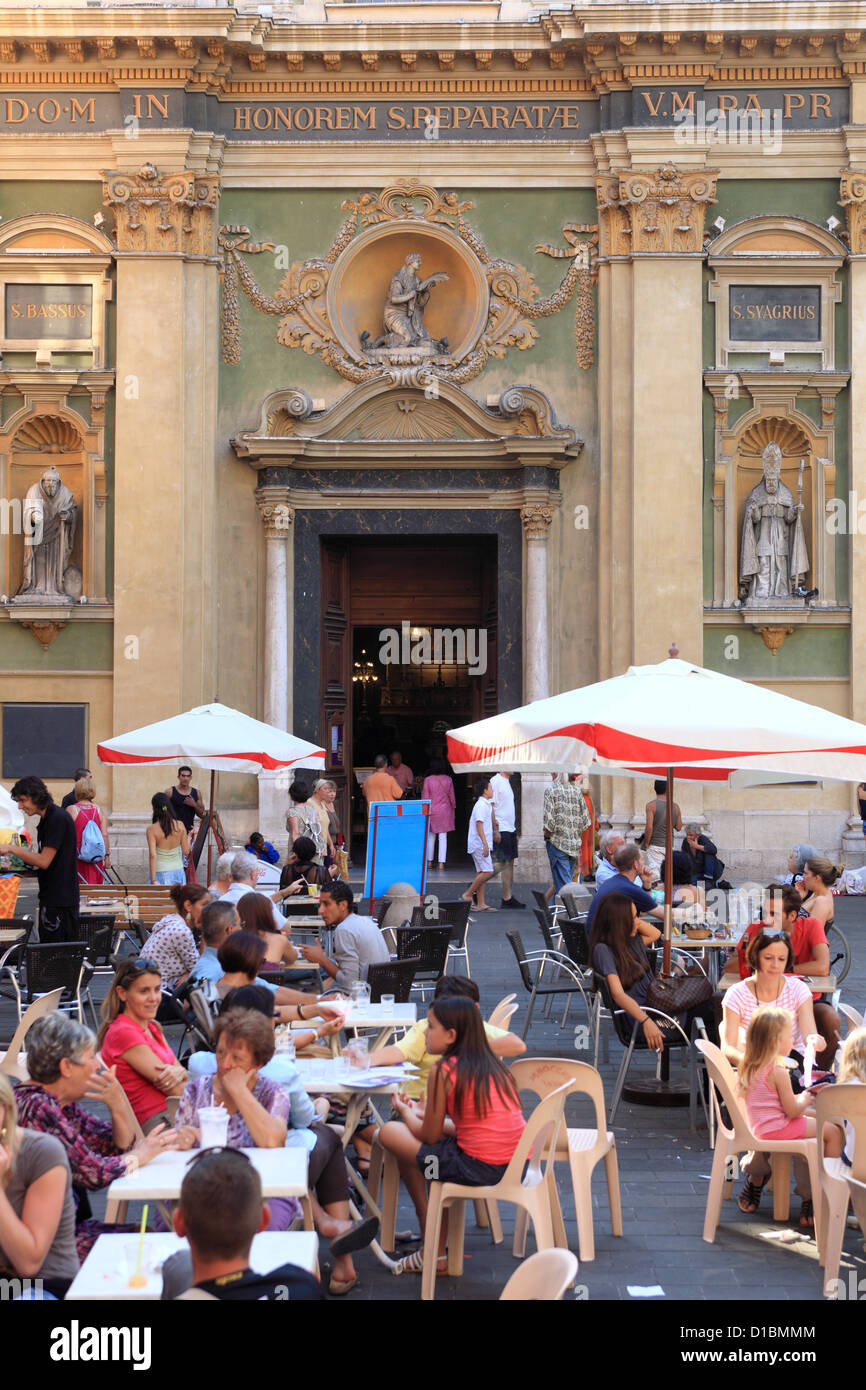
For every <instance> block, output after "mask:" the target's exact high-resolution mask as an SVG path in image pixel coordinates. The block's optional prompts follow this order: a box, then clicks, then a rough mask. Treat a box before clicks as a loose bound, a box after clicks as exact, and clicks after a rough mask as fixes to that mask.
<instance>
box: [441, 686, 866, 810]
mask: <svg viewBox="0 0 866 1390" xmlns="http://www.w3.org/2000/svg"><path fill="white" fill-rule="evenodd" d="M448 756H449V759H450V761H451V764H452V766H453V768H454V770H455V771H456V772H474V771H476V770H477V771H479V772H481V771H492V770H493V769H495V768H501V769H503V770H505V771H514V772H544V771H550V772H555V771H558V770H560V769H563V768H569V769H575V768H577V767H583V768H586V769H587V770H588V771H589V772H591V773H596V772H599V773H609V774H610V773H615V772H617V771H619V770H627V769H633V770H634V771H636V772H640V773H641V774H642V775H644V776H647V777H651V776H664V775H665V774H666V772H667V771H668V769H673V771H674V773H675V775H676V776H677V777H683V778H686V779H691V780H695V781H701V782H726V783H728V785H730V786H734V787H736V786H740V787H748V786H752V785H757V784H759V783H766V782H773V781H780V782H787V781H796V780H802V779H809V780H836V781H844V782H861V781H864V780H866V725H864V724H857V723H855V722H854V721H853V720H852V719H845V718H843V717H842V715H839V714H832V713H830V712H829V711H828V710H824V709H819V708H818V707H817V706H816V705H809V704H806V703H805V701H803V700H794V699H792V698H791V697H790V696H789V695H780V694H778V693H777V692H776V691H774V690H765V689H764V688H762V687H761V686H758V685H752V684H750V683H748V682H747V681H742V680H737V679H735V678H734V677H732V676H725V675H722V674H720V673H719V672H718V671H708V670H705V669H704V668H703V667H702V666H695V665H693V664H692V663H691V662H688V661H682V660H677V659H671V660H668V661H661V662H659V664H658V665H656V666H630V667H629V669H628V670H627V671H626V673H625V675H623V676H615V677H614V678H613V679H612V680H606V681H599V682H597V683H596V684H595V685H587V686H583V687H582V688H581V689H578V690H569V691H566V692H565V693H564V694H562V695H553V696H551V697H550V698H549V699H547V700H536V701H535V702H534V703H533V704H531V705H524V706H523V708H522V709H515V710H509V711H508V712H507V713H505V714H497V715H494V716H493V717H492V718H491V719H482V720H480V721H479V722H478V723H476V724H466V725H464V727H463V728H460V729H452V730H451V732H450V733H449V734H448Z"/></svg>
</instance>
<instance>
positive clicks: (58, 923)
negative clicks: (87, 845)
mask: <svg viewBox="0 0 866 1390" xmlns="http://www.w3.org/2000/svg"><path fill="white" fill-rule="evenodd" d="M11 796H12V800H13V801H17V803H18V809H19V810H20V811H23V813H24V815H25V816H40V817H41V819H40V821H39V825H38V826H37V828H36V844H37V848H36V850H35V851H34V850H31V849H21V848H20V847H19V846H18V845H16V846H15V854H16V856H17V858H19V859H20V860H21V861H22V863H24V864H30V865H31V866H32V867H33V868H34V869H36V870H37V871H38V872H37V878H38V882H39V940H40V941H41V942H43V943H47V942H50V941H55V942H56V941H75V940H76V939H77V937H78V865H77V854H78V851H77V845H76V842H75V822H74V821H73V819H72V817H71V816H70V814H69V812H68V811H62V810H61V809H60V807H59V806H56V805H55V803H54V802H53V801H52V799H51V794H50V792H49V791H48V788H47V787H46V785H45V783H44V782H43V781H42V779H41V777H22V778H21V779H20V781H18V782H16V783H15V786H14V787H13V788H12V792H11Z"/></svg>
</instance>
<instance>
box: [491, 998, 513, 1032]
mask: <svg viewBox="0 0 866 1390" xmlns="http://www.w3.org/2000/svg"><path fill="white" fill-rule="evenodd" d="M516 998H517V995H516V994H506V995H505V998H504V999H500V1001H499V1003H498V1004H497V1005H496V1008H495V1009H494V1010H493V1013H492V1014H491V1015H490V1017H489V1018H488V1020H487V1022H488V1023H489V1024H490V1026H491V1028H507V1027H508V1025H509V1023H510V1022H511V1019H512V1016H513V1015H514V1014H516V1013H517V1009H518V1005H517V1004H516V1003H515V1002H514V1001H515V1000H516Z"/></svg>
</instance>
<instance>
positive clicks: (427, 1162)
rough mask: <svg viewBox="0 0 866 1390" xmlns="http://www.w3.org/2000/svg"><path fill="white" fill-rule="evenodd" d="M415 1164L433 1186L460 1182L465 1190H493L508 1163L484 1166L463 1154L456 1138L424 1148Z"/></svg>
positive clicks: (424, 1146)
mask: <svg viewBox="0 0 866 1390" xmlns="http://www.w3.org/2000/svg"><path fill="white" fill-rule="evenodd" d="M415 1162H416V1163H417V1164H418V1167H419V1168H420V1169H421V1172H422V1173H423V1174H424V1177H425V1178H427V1179H428V1181H430V1182H457V1183H462V1184H463V1185H464V1186H466V1187H492V1186H493V1185H494V1184H495V1183H498V1182H500V1181H501V1179H502V1175H503V1174H504V1172H505V1170H506V1168H507V1167H508V1164H507V1163H484V1162H482V1160H481V1159H480V1158H473V1157H472V1155H471V1154H467V1153H464V1152H463V1150H462V1149H461V1148H460V1146H459V1144H458V1143H457V1140H456V1139H455V1138H454V1135H453V1134H450V1135H447V1136H446V1137H445V1138H444V1139H437V1140H436V1143H435V1144H422V1145H421V1147H420V1149H419V1150H418V1152H417V1154H416V1155H415Z"/></svg>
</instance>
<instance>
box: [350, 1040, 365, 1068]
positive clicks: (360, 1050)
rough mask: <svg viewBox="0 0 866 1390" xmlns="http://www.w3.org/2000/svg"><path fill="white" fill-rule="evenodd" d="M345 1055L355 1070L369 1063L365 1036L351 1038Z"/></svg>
mask: <svg viewBox="0 0 866 1390" xmlns="http://www.w3.org/2000/svg"><path fill="white" fill-rule="evenodd" d="M346 1055H347V1056H348V1057H349V1058H350V1061H351V1065H352V1066H353V1067H354V1068H355V1069H356V1070H358V1071H363V1070H364V1069H365V1068H366V1067H367V1066H369V1063H370V1044H369V1041H368V1040H367V1038H353V1039H352V1041H351V1042H350V1043H349V1044H348V1046H347V1048H346Z"/></svg>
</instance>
